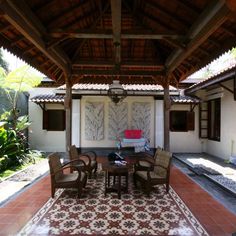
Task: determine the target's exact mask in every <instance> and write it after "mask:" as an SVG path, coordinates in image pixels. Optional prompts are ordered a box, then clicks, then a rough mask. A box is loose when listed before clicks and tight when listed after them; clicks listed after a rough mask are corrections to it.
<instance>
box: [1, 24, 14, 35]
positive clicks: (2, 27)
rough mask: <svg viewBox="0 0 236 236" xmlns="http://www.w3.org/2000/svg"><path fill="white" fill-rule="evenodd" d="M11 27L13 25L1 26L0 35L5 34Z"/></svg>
mask: <svg viewBox="0 0 236 236" xmlns="http://www.w3.org/2000/svg"><path fill="white" fill-rule="evenodd" d="M11 27H12V25H11V24H9V25H4V26H0V33H4V32H5V31H7V30H9V29H10V28H11Z"/></svg>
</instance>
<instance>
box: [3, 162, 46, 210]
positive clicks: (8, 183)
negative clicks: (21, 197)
mask: <svg viewBox="0 0 236 236" xmlns="http://www.w3.org/2000/svg"><path fill="white" fill-rule="evenodd" d="M48 170H49V167H48V160H47V159H45V160H42V161H40V162H39V163H37V164H35V165H32V166H30V167H28V168H26V169H24V170H22V171H19V172H17V173H16V174H14V175H12V176H10V177H9V178H7V179H5V180H4V181H2V182H0V192H1V194H0V206H1V205H2V204H4V202H6V201H7V200H8V199H9V198H10V197H11V196H13V195H14V194H15V193H17V192H19V191H21V190H22V189H23V188H24V187H26V186H28V185H29V184H31V183H32V182H33V181H35V180H36V179H37V178H39V177H40V176H42V175H44V174H45V173H46V172H48Z"/></svg>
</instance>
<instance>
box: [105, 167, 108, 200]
mask: <svg viewBox="0 0 236 236" xmlns="http://www.w3.org/2000/svg"><path fill="white" fill-rule="evenodd" d="M107 177H108V172H107V171H106V172H105V197H106V196H107Z"/></svg>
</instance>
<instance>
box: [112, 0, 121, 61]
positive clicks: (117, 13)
mask: <svg viewBox="0 0 236 236" xmlns="http://www.w3.org/2000/svg"><path fill="white" fill-rule="evenodd" d="M111 19H112V30H113V45H114V52H115V53H114V54H115V63H116V65H119V64H120V61H121V37H120V35H121V0H111Z"/></svg>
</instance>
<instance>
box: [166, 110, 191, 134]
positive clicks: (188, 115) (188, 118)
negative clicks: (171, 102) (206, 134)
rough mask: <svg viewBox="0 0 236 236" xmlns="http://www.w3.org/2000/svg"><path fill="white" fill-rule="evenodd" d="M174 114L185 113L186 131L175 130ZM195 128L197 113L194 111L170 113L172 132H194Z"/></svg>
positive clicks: (172, 111) (173, 111) (174, 111)
mask: <svg viewBox="0 0 236 236" xmlns="http://www.w3.org/2000/svg"><path fill="white" fill-rule="evenodd" d="M174 113H185V121H186V122H185V128H184V129H181V130H179V129H175V128H173V124H172V123H173V116H174V115H173V114H174ZM194 126H195V113H194V112H193V111H187V110H171V111H170V131H172V132H188V131H193V130H194Z"/></svg>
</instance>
